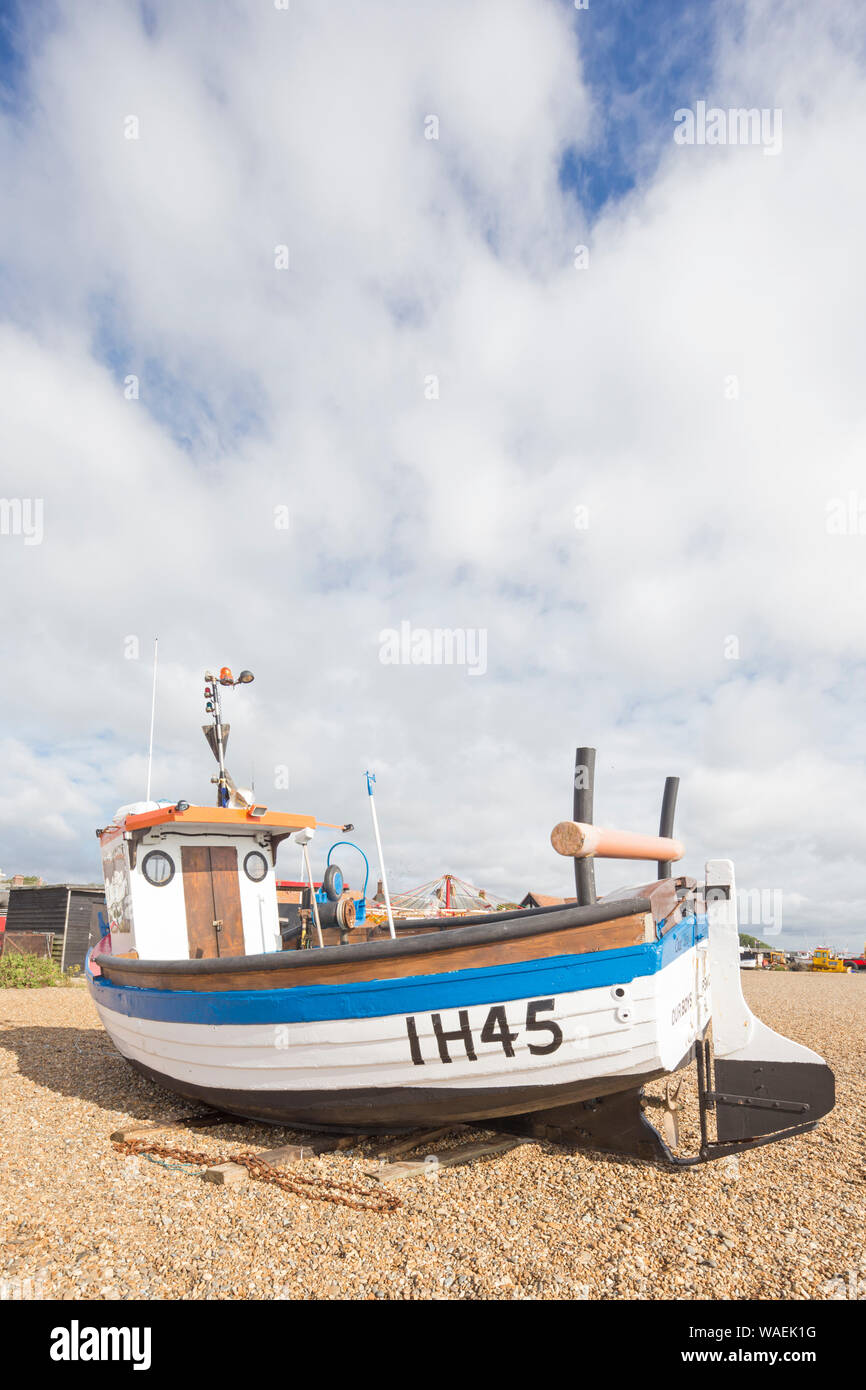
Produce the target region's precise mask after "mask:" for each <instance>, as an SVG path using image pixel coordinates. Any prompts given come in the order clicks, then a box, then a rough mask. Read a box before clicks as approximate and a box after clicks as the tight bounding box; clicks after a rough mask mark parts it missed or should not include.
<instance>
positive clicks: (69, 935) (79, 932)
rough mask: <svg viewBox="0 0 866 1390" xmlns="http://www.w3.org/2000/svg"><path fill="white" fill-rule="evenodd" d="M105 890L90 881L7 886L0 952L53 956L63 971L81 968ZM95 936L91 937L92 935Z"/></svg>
mask: <svg viewBox="0 0 866 1390" xmlns="http://www.w3.org/2000/svg"><path fill="white" fill-rule="evenodd" d="M104 905H105V890H104V889H103V888H97V887H94V886H93V885H92V884H82V883H52V884H48V885H46V886H45V887H43V888H11V889H10V890H9V907H8V910H7V913H6V930H5V932H4V933H3V951H4V954H7V953H10V952H13V951H20V952H22V953H24V954H28V955H29V954H35V955H40V956H53V958H54V959H55V960H56V961H57V963H58V964H59V965H60V966H61V967H62V969H64V970H68V969H69V968H70V967H71V966H73V965H78V966H80V967H81V968H82V969H83V968H84V957H85V956H86V955H87V949H88V946H89V945H90V943H91V927H92V924H95V921H96V912H97V911H98V910H99V909H101V908H103V907H104ZM94 939H95V938H94Z"/></svg>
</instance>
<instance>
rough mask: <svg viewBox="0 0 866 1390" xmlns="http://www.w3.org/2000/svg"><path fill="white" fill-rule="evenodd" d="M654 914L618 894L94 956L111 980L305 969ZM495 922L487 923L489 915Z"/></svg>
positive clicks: (644, 901)
mask: <svg viewBox="0 0 866 1390" xmlns="http://www.w3.org/2000/svg"><path fill="white" fill-rule="evenodd" d="M645 914H652V903H651V902H650V900H649V898H619V899H617V900H615V901H614V902H610V903H601V902H599V903H594V904H592V905H590V906H587V907H577V906H571V905H569V906H562V905H558V906H555V907H549V908H548V907H542V908H525V909H523V910H522V911H521V912H520V915H519V917H518V916H517V915H516V914H514V915H512V914H509V917H508V920H506V921H504V922H503V921H502V920H501V919H500V917H499V914H496V913H485V914H484V917H485V919H488V920H485V921H483V922H480V923H478V922H475V923H472V922H471V921H469V920H468V919H467V918H463V919H462V922H463V925H461V926H459V927H452V928H450V929H448V930H445V931H436V932H427V933H424V934H423V935H418V936H407V937H402V938H401V937H398V938H396V939H392V938H391V937H383V938H382V939H381V940H379V941H363V942H358V943H357V944H355V945H346V946H320V947H316V948H314V949H311V950H306V951H268V952H266V953H262V954H259V955H254V956H220V957H213V956H207V957H204V958H202V959H199V960H158V959H156V958H152V957H148V958H145V959H142V958H140V957H139V958H134V957H131V956H113V955H111V954H105V955H103V954H97V953H96V952H95V951H94V952H93V955H92V960H93V962H94V964H95V965H98V966H99V968H100V970H102V971H103V972H104V973H105V974H107V975H108V978H109V979H110V978H111V968H112V966H115V967H116V968H117V969H118V970H122V971H123V972H124V974H129V975H152V974H154V973H159V974H165V975H208V974H215V975H222V974H228V973H232V974H247V973H249V974H252V973H253V972H259V971H273V972H275V973H277V972H282V971H285V970H303V969H304V968H305V967H315V966H321V965H338V964H351V963H353V962H356V961H357V962H364V961H373V960H380V959H386V960H387V959H392V958H394V957H400V956H423V955H427V954H429V953H431V952H442V951H444V950H449V949H452V948H453V949H460V948H461V947H473V946H487V945H491V946H493V945H497V944H499V943H502V942H506V941H516V940H520V939H521V938H522V937H532V936H541V935H544V934H545V933H547V932H550V931H564V930H567V929H570V928H574V927H583V926H585V927H592V926H600V925H603V924H604V923H607V922H615V921H617V920H618V919H620V918H624V917H636V916H641V915H645ZM491 917H492V918H494V919H495V920H493V921H490V920H489V918H491ZM419 920H420V921H422V922H425V921H426V920H427V919H425V918H421V919H419Z"/></svg>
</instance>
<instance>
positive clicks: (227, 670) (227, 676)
mask: <svg viewBox="0 0 866 1390" xmlns="http://www.w3.org/2000/svg"><path fill="white" fill-rule="evenodd" d="M234 683H235V682H234V677H233V675H232V669H231V667H230V666H224V667H223V668H222V670H221V671H220V685H234Z"/></svg>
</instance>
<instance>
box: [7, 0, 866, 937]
mask: <svg viewBox="0 0 866 1390" xmlns="http://www.w3.org/2000/svg"><path fill="white" fill-rule="evenodd" d="M778 8H779V7H778V6H774V7H772V11H771V12H769V11H768V10H767V8H766V7H765V6H763V5H758V4H753V5H751V6H748V7H746V8H745V10H744V14H745V20H746V23H745V27H744V29H743V30H742V36H741V37H738V36H737V32H738V31H737V29H736V28H735V26H734V24H733V21H732V23H731V27H730V29H728V30H724V29H723V30H722V32H721V42H720V49H719V53H718V55H717V59H716V65H715V73H714V79H713V83H714V85H713V90H712V91H711V92H708V93H707V94H706V95H707V98H708V100H711V101H718V102H719V104H722V105H725V106H728V105H741V104H744V103H748V104H751V103H757V104H759V105H767V106H770V107H776V106H781V107H782V108H783V113H784V150H783V153H782V154H781V155H780V156H779V157H777V158H774V159H769V158H765V157H764V156H763V155H762V153H761V151H760V149H751V148H737V147H733V148H731V147H729V148H724V149H713V148H709V147H702V148H686V147H679V146H675V145H674V143H673V140H672V138H671V133H670V132H662V133H661V138H662V140H663V142H664V149H663V155H662V159H661V162H660V164H659V166H658V169H657V171H656V173H655V174H654V175H653V176H652V177H649V176H645V178H644V180H643V181H642V183H641V185H640V188H639V189H638V190H636V191H635V192H634V193H633V194H632V195H631V196H630V197H629V198H628V199H626V200H625V201H624V202H622V203H621V204H617V205H614V206H612V207H611V208H610V209H609V210H608V211H606V212H605V213H604V214H603V215H602V216H601V217H600V219H599V220H598V222H597V223H596V225H595V226H594V228H593V229H592V231H591V233H590V232H588V231H587V223H586V219H585V217H584V215H583V213H582V212H581V210H580V209H579V208H577V207H576V206H575V203H574V199H573V197H572V196H571V195H568V194H563V192H562V191H561V189H560V188H559V186H558V183H557V168H558V162H559V159H560V156H561V154H562V152H563V151H564V149H565V148H566V147H567V146H568V145H569V144H572V143H575V142H578V143H579V142H581V141H585V140H586V139H587V138H588V132H589V131H590V129H591V128H592V123H593V122H595V123H596V125H597V123H598V121H599V119H601V118H602V117H603V113H600V112H599V111H598V110H593V108H592V105H591V102H590V99H589V96H588V93H587V90H586V88H585V86H584V82H583V76H582V72H581V65H580V56H579V53H578V51H577V46H576V38H575V34H576V32H578V31H579V25H578V26H575V25H574V23H573V21H574V16H573V14H572V13H571V11H570V10H569V8H568V7H567V6H555V5H552V4H551V5H538V4H529V3H526V4H523V3H515V4H513V5H508V6H501V5H493V4H478V5H474V6H470V7H467V6H465V5H459V4H457V3H452V4H440V5H437V6H436V7H421V8H420V9H416V7H411V9H410V8H408V7H405V8H401V7H395V6H393V5H385V4H375V3H371V4H368V5H365V6H364V7H361V8H349V7H342V6H325V7H320V6H315V7H314V6H309V5H303V4H301V3H298V4H295V5H293V6H292V8H291V9H290V11H289V12H288V13H284V12H281V11H276V10H273V11H272V10H271V9H270V7H268V6H267V5H263V6H261V7H258V8H256V10H255V12H254V13H251V11H250V9H249V7H235V6H233V5H230V4H225V5H219V6H214V5H211V4H208V5H205V4H198V3H193V0H189V3H186V4H184V5H183V6H176V5H175V6H160V7H157V16H158V18H157V24H156V29H155V34H154V36H153V37H148V36H147V34H146V33H145V32H144V30H143V29H142V28H141V27H140V24H139V22H138V20H137V17H136V14H135V11H134V9H133V8H132V7H93V8H91V9H88V8H87V7H85V8H83V9H82V8H81V7H71V6H70V7H67V8H65V9H64V10H63V20H62V24H61V25H59V26H58V27H57V28H56V29H55V30H53V31H51V32H49V33H48V35H47V37H45V38H44V39H42V40H40V42H39V43H38V45H36V44H35V41H34V45H35V47H34V51H33V53H32V58H31V65H30V72H29V78H28V83H29V88H28V90H29V100H28V101H27V103H26V104H24V106H23V107H22V110H21V112H20V116H19V119H18V121H17V123H11V124H10V125H9V126H8V128H7V131H6V134H5V135H4V136H3V137H2V142H3V143H2V145H0V154H2V158H3V164H4V166H5V169H6V176H5V178H4V182H5V185H6V187H7V189H9V190H11V191H13V193H14V197H13V200H12V201H11V203H10V206H9V210H8V212H7V215H6V216H5V217H4V219H3V222H2V226H0V255H2V259H3V262H4V263H5V265H6V267H7V281H6V284H7V286H8V298H7V303H8V313H7V322H6V324H5V326H4V327H3V328H2V331H0V370H2V374H3V380H4V384H5V402H4V409H3V412H2V419H0V446H2V457H3V460H4V477H3V484H2V489H3V492H4V495H6V496H22V497H26V496H40V497H42V498H43V499H44V504H45V540H44V543H43V544H42V545H41V546H33V547H24V546H23V545H22V544H21V543H20V538H17V537H0V566H2V572H3V595H4V600H5V602H4V618H3V636H4V652H5V656H4V689H3V697H2V698H3V705H4V714H5V718H4V727H5V728H6V730H7V732H9V733H10V734H11V737H12V739H13V740H14V743H13V747H14V750H15V751H14V754H12V753H7V755H6V756H7V759H8V760H9V761H8V763H6V762H4V764H3V765H4V767H5V769H6V776H5V777H4V778H3V779H2V782H0V815H2V826H3V831H2V833H3V840H2V852H0V860H2V862H3V863H4V865H8V871H9V872H12V871H14V869H15V867H16V865H17V864H20V865H21V866H22V867H24V868H32V867H36V868H39V867H40V866H41V867H42V868H43V871H45V870H50V872H51V873H53V874H56V875H58V876H59V875H60V874H68V875H70V876H73V877H80V878H85V879H88V878H91V877H92V876H93V874H94V872H95V870H96V859H95V855H94V852H93V841H92V828H93V825H95V824H98V823H102V821H104V819H105V818H106V817H107V815H109V814H110V813H111V812H112V811H113V809H114V807H115V805H117V804H120V803H121V802H124V801H128V800H130V799H132V798H134V797H137V796H140V795H141V794H142V781H143V771H144V761H143V755H144V750H145V747H146V735H147V717H148V713H149V695H150V691H149V669H148V662H149V652H150V642H151V639H152V636H153V634H154V632H158V633H159V636H160V645H161V654H162V655H161V660H162V679H161V689H160V705H159V723H158V729H157V745H158V746H157V757H156V770H157V775H158V779H159V780H158V791H159V794H165V795H168V796H175V795H177V796H181V795H182V796H185V797H187V799H189V798H190V797H191V796H193V795H194V796H197V797H198V796H201V797H208V796H209V795H210V790H211V789H210V787H209V784H208V778H209V776H210V767H209V765H208V761H207V758H208V755H207V751H206V748H205V745H204V742H203V740H202V739H201V735H200V734H199V733H198V730H197V725H198V724H199V723H200V722H201V709H200V700H199V697H200V690H199V675H200V673H201V672H202V671H203V670H204V669H205V666H206V665H208V664H209V663H212V662H214V661H224V660H229V661H234V662H236V663H238V664H246V665H249V666H251V667H252V668H253V669H254V670H255V671H256V675H257V684H256V685H255V686H254V687H253V688H252V690H250V691H243V692H241V693H239V694H238V695H237V696H236V697H235V699H234V701H233V705H234V708H233V709H232V723H233V725H234V728H233V734H232V745H231V750H232V753H233V759H230V762H231V763H232V766H233V767H234V770H235V773H236V776H237V777H238V778H239V779H240V780H242V781H243V780H245V779H246V777H247V776H248V772H249V767H250V765H251V764H254V766H255V774H256V779H257V787H258V788H259V789H260V794H261V795H264V796H267V794H268V792H267V789H268V787H269V783H272V781H273V772H272V769H273V767H274V766H275V765H277V764H284V763H285V764H288V765H289V767H290V769H291V786H290V791H289V793H288V795H287V794H285V793H282V794H279V797H278V794H277V793H276V792H274V793H273V798H272V799H273V800H275V801H276V800H277V799H283V800H286V799H287V800H288V802H290V803H291V804H293V805H297V806H299V807H300V809H303V810H310V811H312V812H314V813H316V814H319V815H321V816H322V817H323V818H324V819H329V820H334V821H338V820H341V819H343V818H346V819H352V820H354V821H356V823H357V824H358V826H359V833H360V832H361V830H362V828H363V832H364V835H365V841H364V842H365V843H367V842H368V839H369V837H367V836H366V816H367V807H366V795H365V793H364V790H363V782H362V777H361V774H362V772H363V770H364V767H365V766H366V765H368V763H373V764H374V765H375V766H376V767H377V769H378V770H379V774H380V783H379V798H380V799H379V805H380V812H381V817H382V821H383V827H384V829H385V832H386V842H387V844H388V847H389V853H390V857H391V861H392V867H391V872H392V876H393V877H394V880H395V886H407V885H409V884H412V883H417V882H421V881H423V880H425V879H428V878H430V877H432V876H433V875H434V874H436V873H438V872H439V871H441V870H442V869H443V868H448V869H451V870H453V871H454V872H457V873H460V874H462V875H463V876H465V877H468V878H470V879H472V880H473V881H476V882H480V883H481V884H482V885H483V886H486V887H489V888H491V889H494V890H501V891H503V892H514V893H515V894H516V895H517V896H520V895H522V893H523V892H524V891H525V890H526V888H528V887H533V888H536V889H538V890H539V891H541V890H544V889H547V890H548V891H551V892H555V891H557V890H559V891H566V890H567V889H568V885H569V882H570V868H569V866H568V865H567V864H566V863H565V862H564V861H558V860H556V858H555V856H554V855H553V853H552V851H551V850H550V848H549V845H548V841H547V836H548V832H549V829H550V827H551V825H552V823H553V822H554V821H555V820H557V819H559V818H560V816H561V815H562V814H564V813H566V812H567V811H568V809H569V777H570V764H571V757H572V751H573V746H574V744H575V743H576V742H578V741H590V742H596V743H597V744H598V747H599V750H600V754H599V788H598V812H599V817H600V818H602V819H607V820H618V821H621V822H623V823H626V824H631V825H634V826H635V827H637V828H644V827H646V826H647V825H648V824H650V823H652V822H653V821H654V819H655V817H656V815H657V807H658V799H659V796H660V791H661V781H662V778H663V776H664V774H665V773H667V772H670V771H676V772H680V773H681V774H682V775H683V778H684V782H683V790H682V817H681V826H682V833H683V835H684V837H685V839H686V841H687V843H688V846H689V860H688V863H689V867H691V868H692V869H693V870H694V869H698V870H699V868H700V865H701V863H702V861H703V858H705V857H708V856H710V855H713V856H716V855H722V854H727V853H733V854H735V855H736V857H737V860H738V865H739V872H740V880H741V883H742V884H743V885H744V886H747V887H748V886H755V887H764V888H775V887H781V888H782V890H783V891H784V892H785V893H786V895H788V897H787V899H786V900H787V901H789V903H790V912H789V913H788V915H787V922H788V923H789V924H790V925H791V926H792V927H794V926H797V927H799V928H802V929H803V930H804V931H806V932H807V934H811V935H812V937H813V938H814V937H817V936H821V935H824V934H826V930H828V929H829V928H831V927H832V930H833V931H834V932H835V933H836V936H835V939H836V940H838V941H840V942H841V941H842V939H843V937H845V934H846V933H847V937H848V939H849V940H850V941H851V942H852V944H853V943H856V942H859V940H860V937H861V936H862V934H863V933H862V926H861V924H862V906H863V897H864V894H863V890H862V880H861V873H860V865H859V847H860V846H861V845H862V843H863V840H862V832H863V828H864V827H863V812H862V810H861V806H862V804H863V800H864V798H863V776H862V768H863V755H864V738H863V725H862V720H861V718H860V715H859V702H860V692H859V687H858V683H857V674H858V669H862V660H863V658H862V638H861V627H862V621H861V613H862V606H863V604H862V600H863V587H864V579H863V576H864V561H866V535H864V536H858V535H848V536H836V535H828V533H827V531H826V524H825V523H826V504H827V502H828V500H829V499H831V498H833V497H834V496H847V495H848V493H849V492H850V491H852V490H853V491H855V492H857V490H858V489H859V490H860V492H861V493H862V496H863V500H864V505H866V480H864V476H863V472H864V470H863V458H864V445H866V438H864V433H866V428H864V420H863V414H862V380H863V368H864V362H863V355H864V354H863V345H862V321H863V298H864V291H866V271H864V268H863V261H862V254H861V248H862V245H863V243H864V234H866V195H864V184H863V180H862V176H861V175H860V172H859V166H860V161H859V153H858V151H859V149H860V148H861V147H862V145H863V143H864V139H866V101H864V96H866V90H864V88H866V81H864V71H863V67H862V63H861V61H860V58H859V56H858V55H859V54H861V53H862V52H863V37H864V34H863V29H864V24H866V21H864V19H863V16H862V14H861V12H860V11H859V9H857V8H855V7H853V6H848V5H843V4H835V5H830V6H824V7H822V8H821V10H816V9H815V7H814V6H811V5H805V4H792V5H790V6H788V7H786V11H785V21H786V22H785V23H784V24H780V23H777V22H776V20H775V15H776V12H777V11H778ZM768 15H769V18H768ZM771 20H772V23H771V22H770V21H771ZM829 74H831V80H829V81H828V75H829ZM692 95H693V94H688V95H687V97H684V100H686V99H687V100H691V99H692ZM130 114H134V115H136V116H137V117H138V118H139V122H140V132H139V134H140V138H139V139H138V140H127V139H125V138H124V120H125V118H126V117H127V116H128V115H130ZM429 114H435V115H437V116H438V118H439V123H440V125H439V139H438V141H436V140H426V139H425V138H424V119H425V117H426V116H427V115H429ZM671 117H672V113H671ZM671 127H672V119H671ZM658 135H659V133H658V132H654V133H652V138H658ZM652 138H650V139H648V143H652ZM668 142H669V143H668ZM642 167H644V168H645V167H649V166H648V162H647V161H646V160H642ZM585 239H588V241H589V243H590V250H591V255H590V266H589V269H588V270H585V271H577V270H575V269H574V267H573V264H572V255H573V248H574V246H575V244H576V243H577V242H579V241H583V240H585ZM280 244H286V245H288V247H289V250H290V269H289V270H287V271H280V270H276V269H275V268H274V248H275V246H277V245H280ZM128 373H135V374H136V375H138V376H139V378H140V388H141V394H140V399H139V400H137V401H130V400H126V399H124V394H123V379H124V377H125V376H126V375H127V374H128ZM430 375H436V376H438V378H439V382H440V391H439V398H438V399H437V400H429V399H426V398H425V393H424V383H425V378H427V377H428V376H430ZM731 376H736V377H737V378H738V384H739V399H737V400H728V399H726V398H725V383H726V379H727V378H729V377H731ZM184 440H186V441H187V442H186V443H184ZM278 504H286V505H287V506H288V508H289V511H290V514H291V525H290V528H289V530H288V531H281V530H277V529H275V527H274V525H273V509H274V507H275V506H276V505H278ZM578 505H585V506H587V507H588V508H589V518H590V524H589V528H588V529H587V530H577V529H576V528H575V525H574V514H575V507H576V506H578ZM404 619H407V620H409V621H411V622H412V623H413V624H415V625H416V626H418V625H423V626H429V627H446V628H454V627H466V628H472V629H477V628H485V629H486V630H487V632H488V673H487V675H486V676H484V677H483V678H481V679H470V678H468V676H467V675H466V672H465V671H464V670H461V669H459V668H453V667H441V668H435V667H434V668H423V667H421V668H416V667H409V668H403V667H396V668H395V667H389V666H383V665H381V664H380V662H379V660H378V634H379V632H380V630H381V629H382V628H383V627H389V626H398V625H399V623H400V622H401V620H404ZM129 634H137V635H138V636H139V638H140V642H141V659H140V660H139V661H137V662H136V661H128V660H125V659H124V656H123V643H124V638H125V637H126V636H127V635H129ZM730 636H734V637H736V638H737V640H738V642H739V651H740V655H739V659H738V660H728V659H726V657H725V651H724V644H725V640H726V638H728V637H730ZM39 750H49V752H50V753H51V754H52V755H53V753H54V750H60V751H61V753H62V756H61V757H59V758H58V757H55V759H54V767H53V770H52V772H51V775H50V777H46V776H45V765H44V755H43V753H42V752H41V751H39ZM72 753H74V754H75V758H74V759H73V757H72V756H71V755H72ZM74 778H78V779H80V780H78V781H74V780H73V779H74ZM22 807H23V808H25V813H24V814H22V813H21V812H22ZM94 818H95V819H94ZM618 872H619V871H618ZM613 873H614V871H613V869H612V868H611V867H609V866H608V867H604V868H603V869H602V870H600V877H602V878H603V879H605V878H606V879H607V880H609V881H612V875H613ZM828 885H832V888H828Z"/></svg>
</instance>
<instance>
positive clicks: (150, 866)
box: [141, 849, 174, 888]
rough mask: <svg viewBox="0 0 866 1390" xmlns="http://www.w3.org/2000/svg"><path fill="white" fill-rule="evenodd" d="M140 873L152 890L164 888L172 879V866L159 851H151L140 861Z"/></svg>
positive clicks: (162, 852)
mask: <svg viewBox="0 0 866 1390" xmlns="http://www.w3.org/2000/svg"><path fill="white" fill-rule="evenodd" d="M141 872H142V873H143V874H144V876H145V878H146V879H147V881H148V883H152V884H153V886H154V888H164V887H165V885H166V884H167V883H171V881H172V879H173V878H174V864H173V863H172V861H171V859H170V858H169V856H168V855H167V854H166V853H164V851H163V850H161V849H152V850H151V851H150V854H146V855H145V856H144V858H143V859H142V861H141Z"/></svg>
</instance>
